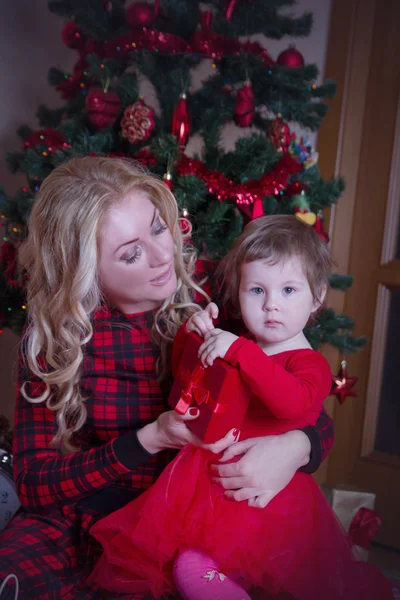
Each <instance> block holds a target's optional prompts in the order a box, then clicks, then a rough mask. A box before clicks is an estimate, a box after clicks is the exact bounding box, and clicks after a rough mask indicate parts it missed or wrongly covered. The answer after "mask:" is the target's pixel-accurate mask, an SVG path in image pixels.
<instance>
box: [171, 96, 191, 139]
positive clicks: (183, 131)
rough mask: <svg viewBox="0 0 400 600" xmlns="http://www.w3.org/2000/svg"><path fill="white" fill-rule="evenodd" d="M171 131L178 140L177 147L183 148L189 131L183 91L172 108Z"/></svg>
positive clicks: (188, 119) (188, 118)
mask: <svg viewBox="0 0 400 600" xmlns="http://www.w3.org/2000/svg"><path fill="white" fill-rule="evenodd" d="M171 133H172V135H174V136H175V137H176V139H177V140H178V143H179V149H180V150H183V148H184V147H185V146H186V142H187V139H188V137H189V133H190V117H189V111H188V107H187V102H186V94H185V93H182V94H181V97H180V100H179V102H178V104H177V105H176V108H175V110H174V114H173V116H172V125H171Z"/></svg>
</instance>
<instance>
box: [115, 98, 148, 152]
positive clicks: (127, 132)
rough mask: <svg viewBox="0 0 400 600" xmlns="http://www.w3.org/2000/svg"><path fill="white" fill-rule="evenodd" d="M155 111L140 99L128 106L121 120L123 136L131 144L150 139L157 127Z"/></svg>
mask: <svg viewBox="0 0 400 600" xmlns="http://www.w3.org/2000/svg"><path fill="white" fill-rule="evenodd" d="M155 125H156V124H155V121H154V111H153V109H152V108H149V107H148V106H146V104H145V103H144V102H143V100H141V99H139V100H138V101H137V102H135V103H134V104H131V106H127V107H126V109H125V111H124V116H123V117H122V120H121V135H122V137H124V138H126V139H127V140H129V142H130V143H131V144H137V143H138V142H144V141H145V140H147V139H149V137H150V136H151V132H152V131H153V129H154V127H155Z"/></svg>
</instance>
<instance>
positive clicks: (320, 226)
mask: <svg viewBox="0 0 400 600" xmlns="http://www.w3.org/2000/svg"><path fill="white" fill-rule="evenodd" d="M314 229H315V231H316V232H317V233H318V236H319V237H320V238H321V240H323V241H324V242H326V243H328V242H329V235H328V234H327V233H325V231H324V221H323V217H322V211H321V210H320V211H319V212H318V214H317V218H316V221H315V224H314Z"/></svg>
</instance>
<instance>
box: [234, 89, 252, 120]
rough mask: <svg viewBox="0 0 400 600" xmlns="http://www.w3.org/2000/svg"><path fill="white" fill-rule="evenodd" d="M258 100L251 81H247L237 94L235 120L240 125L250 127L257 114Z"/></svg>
mask: <svg viewBox="0 0 400 600" xmlns="http://www.w3.org/2000/svg"><path fill="white" fill-rule="evenodd" d="M255 107H256V101H255V98H254V94H253V90H252V88H251V83H250V81H245V82H244V86H243V87H242V89H240V90H239V91H238V93H237V94H236V109H235V116H234V121H235V123H236V125H239V127H250V125H251V122H252V120H253V117H254V114H255Z"/></svg>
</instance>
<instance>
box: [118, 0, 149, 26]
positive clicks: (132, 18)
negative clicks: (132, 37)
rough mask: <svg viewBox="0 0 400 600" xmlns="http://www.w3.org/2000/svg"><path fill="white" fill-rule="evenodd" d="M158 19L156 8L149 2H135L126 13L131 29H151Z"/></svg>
mask: <svg viewBox="0 0 400 600" xmlns="http://www.w3.org/2000/svg"><path fill="white" fill-rule="evenodd" d="M155 18H156V13H155V10H154V6H152V5H151V4H147V2H135V4H131V5H130V6H128V8H127V9H126V11H125V19H126V22H127V23H128V25H129V27H132V28H133V29H138V28H139V27H151V25H153V23H154V21H155Z"/></svg>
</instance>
